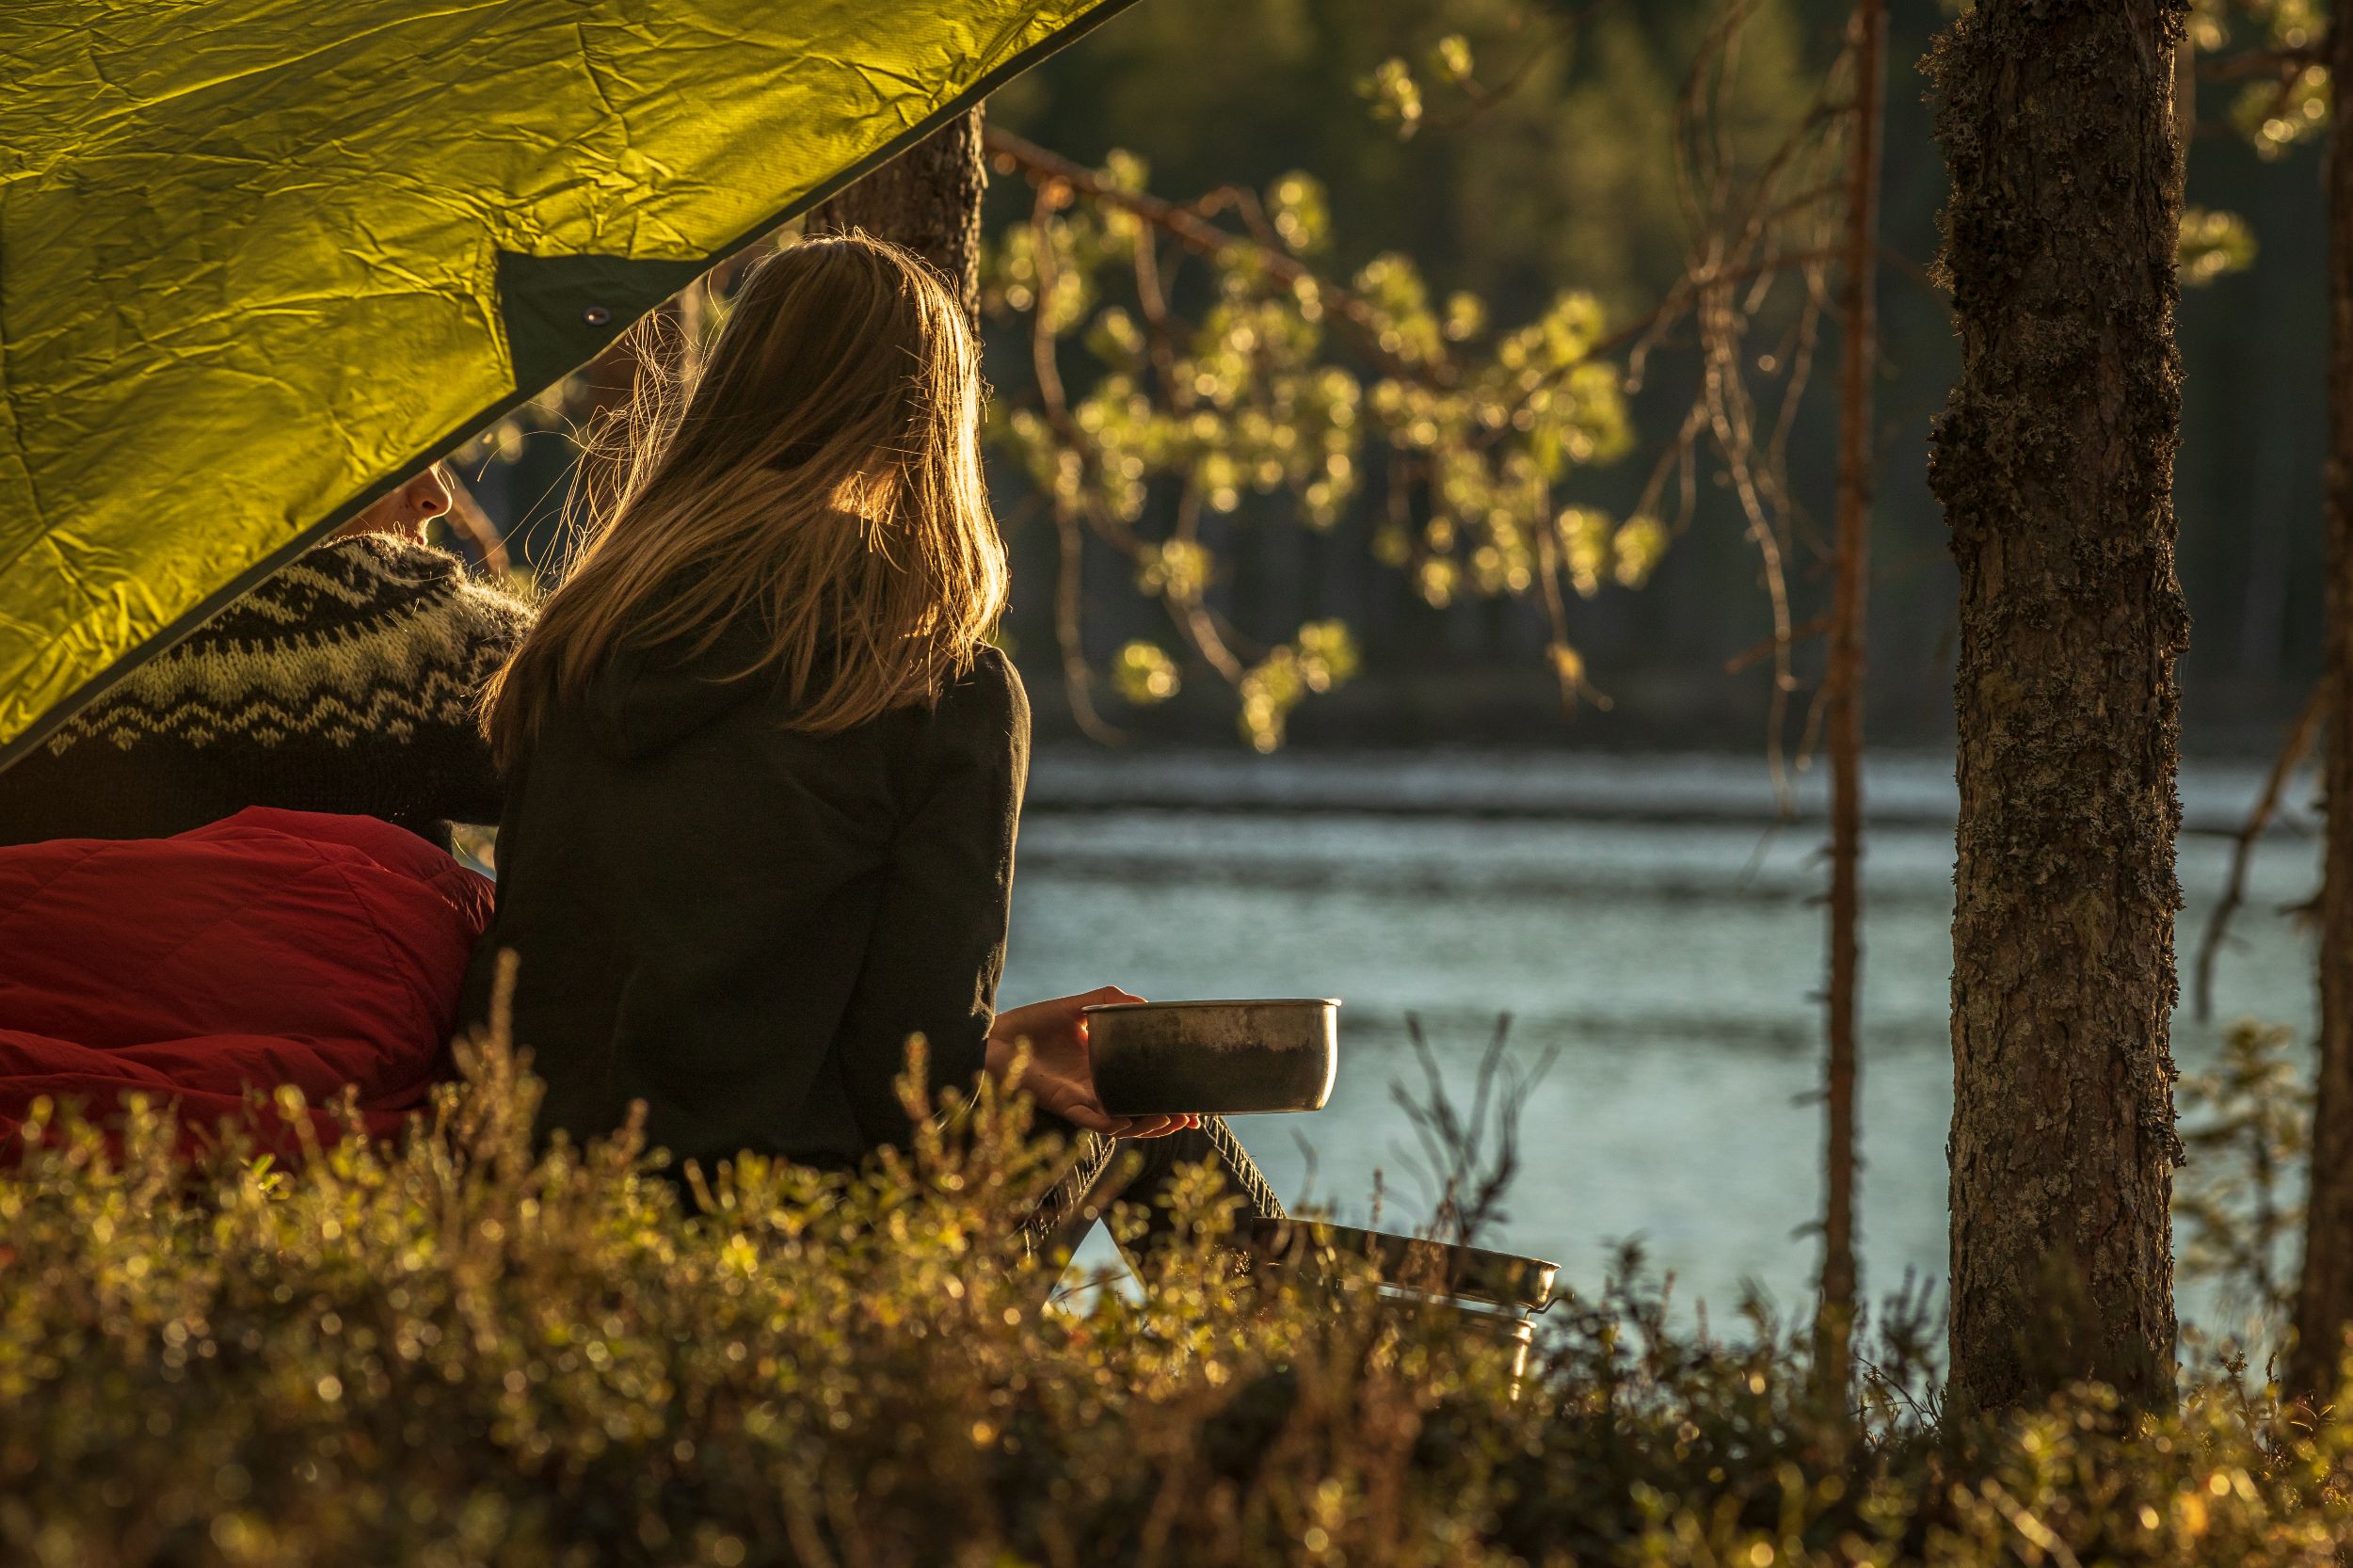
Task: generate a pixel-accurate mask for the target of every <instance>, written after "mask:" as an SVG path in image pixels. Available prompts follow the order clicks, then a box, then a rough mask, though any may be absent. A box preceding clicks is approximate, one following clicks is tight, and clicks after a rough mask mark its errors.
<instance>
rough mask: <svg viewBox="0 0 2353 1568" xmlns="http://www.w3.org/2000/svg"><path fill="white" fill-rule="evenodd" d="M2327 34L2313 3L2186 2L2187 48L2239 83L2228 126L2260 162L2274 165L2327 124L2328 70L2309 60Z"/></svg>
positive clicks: (2319, 10) (2279, 0)
mask: <svg viewBox="0 0 2353 1568" xmlns="http://www.w3.org/2000/svg"><path fill="white" fill-rule="evenodd" d="M2328 30H2329V24H2328V17H2327V14H2326V13H2325V12H2324V10H2323V9H2322V8H2321V7H2320V6H2318V5H2317V4H2315V3H2314V0H2194V4H2193V6H2192V9H2191V15H2190V23H2189V40H2190V43H2191V45H2192V47H2194V48H2195V49H2196V50H2197V51H2198V52H2199V53H2200V54H2201V55H2213V56H2222V57H2223V58H2224V61H2225V64H2226V66H2227V68H2228V69H2227V71H2226V72H2225V74H2226V75H2227V76H2228V77H2229V78H2231V79H2234V80H2238V81H2240V82H2242V83H2243V85H2242V86H2240V87H2239V88H2238V89H2237V91H2236V92H2235V93H2234V94H2233V97H2232V99H2231V105H2230V123H2231V127H2232V129H2233V130H2234V131H2235V132H2237V134H2238V135H2240V136H2244V137H2246V138H2247V140H2248V142H2249V145H2251V146H2252V147H2253V148H2254V149H2255V151H2256V152H2257V153H2259V154H2260V155H2262V156H2264V157H2266V158H2276V157H2279V156H2280V155H2281V154H2282V153H2284V152H2287V151H2288V150H2289V149H2291V148H2293V147H2296V146H2297V145H2298V144H2300V143H2302V142H2306V141H2310V140H2312V139H2313V137H2315V136H2318V135H2319V134H2320V133H2321V130H2322V129H2323V128H2324V127H2325V126H2326V125H2327V124H2328V121H2329V69H2328V67H2327V66H2325V65H2323V64H2321V63H2320V62H2319V60H2318V59H2317V58H2315V57H2314V55H2313V52H2314V50H2315V49H2316V47H2317V46H2318V45H2319V43H2320V41H2321V40H2322V38H2323V37H2324V36H2325V35H2326V34H2327V32H2328Z"/></svg>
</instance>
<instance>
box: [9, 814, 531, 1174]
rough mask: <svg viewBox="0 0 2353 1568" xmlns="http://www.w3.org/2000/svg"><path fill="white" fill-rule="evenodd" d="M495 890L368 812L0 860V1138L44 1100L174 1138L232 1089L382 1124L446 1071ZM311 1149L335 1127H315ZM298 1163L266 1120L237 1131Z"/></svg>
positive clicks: (230, 1111) (372, 1125)
mask: <svg viewBox="0 0 2353 1568" xmlns="http://www.w3.org/2000/svg"><path fill="white" fill-rule="evenodd" d="M490 907H491V884H490V882H489V881H488V879H487V878H485V877H482V876H479V875H477V874H475V873H474V872H470V871H468V870H466V869H465V868H464V867H462V866H460V865H458V864H457V863H456V861H454V860H452V859H451V858H450V857H449V856H447V855H446V854H444V853H442V852H441V851H440V850H438V849H436V848H435V847H434V846H432V845H431V844H428V843H426V842H425V841H424V840H422V839H419V838H417V837H416V836H415V835H413V834H410V833H408V832H406V831H404V830H402V829H400V828H397V827H394V826H392V825H391V824H388V823H383V822H378V821H376V819H375V818H373V817H341V816H326V815H321V814H318V813H313V812H303V811H280V810H273V809H270V808H262V807H256V808H250V809H248V810H245V811H240V812H239V813H237V814H236V815H235V816H233V817H230V818H227V819H226V820H224V821H221V822H217V823H215V824H212V825H211V826H209V827H201V828H198V829H197V830H195V831H194V832H191V833H183V834H180V835H179V836H177V837H175V838H169V839H131V840H102V839H63V840H55V841H53V842H49V843H37V844H24V845H20V846H17V847H13V848H7V849H0V1145H5V1147H6V1149H7V1150H8V1151H11V1157H13V1153H14V1152H17V1151H20V1150H21V1144H20V1140H19V1133H20V1131H21V1129H22V1127H23V1124H24V1117H25V1113H26V1112H27V1111H28V1110H29V1109H30V1107H31V1105H32V1103H33V1101H34V1100H35V1099H36V1098H37V1097H39V1096H43V1095H47V1096H52V1097H54V1098H56V1099H58V1100H64V1099H68V1098H72V1099H78V1100H79V1101H80V1102H81V1103H82V1104H83V1106H84V1107H85V1108H86V1110H87V1111H88V1113H89V1114H91V1115H93V1116H96V1117H104V1116H105V1115H107V1114H108V1113H110V1112H116V1111H119V1109H120V1100H121V1098H122V1096H125V1095H128V1094H133V1093H141V1092H143V1093H145V1094H147V1095H148V1096H151V1097H153V1098H156V1099H163V1100H170V1101H176V1102H177V1104H178V1106H179V1109H180V1117H181V1124H182V1129H183V1133H182V1136H183V1143H184V1145H185V1146H188V1147H191V1148H192V1147H194V1146H196V1145H198V1144H201V1143H202V1142H203V1141H204V1140H205V1139H206V1138H208V1137H209V1136H211V1135H212V1134H213V1133H214V1132H215V1130H216V1128H217V1127H218V1124H219V1122H220V1121H221V1119H222V1118H224V1117H244V1116H246V1115H247V1114H248V1107H247V1102H246V1098H245V1096H246V1091H247V1090H248V1088H254V1089H259V1090H261V1091H262V1092H263V1094H264V1097H266V1096H267V1093H268V1091H270V1090H272V1089H274V1088H276V1087H278V1086H279V1085H280V1084H289V1083H290V1084H294V1085H296V1086H298V1087H299V1088H300V1089H301V1090H302V1092H303V1094H304V1095H305V1096H307V1097H308V1098H309V1101H310V1103H311V1104H312V1106H313V1107H324V1106H327V1105H328V1104H329V1103H330V1102H331V1101H332V1100H334V1098H335V1097H336V1096H338V1095H340V1094H341V1093H342V1091H343V1089H344V1086H345V1085H346V1084H354V1085H357V1086H358V1088H359V1093H360V1111H361V1112H362V1114H363V1116H364V1117H365V1120H366V1124H367V1127H368V1130H369V1131H370V1132H371V1133H372V1134H376V1135H379V1136H380V1135H385V1134H389V1133H391V1132H392V1131H394V1130H396V1129H397V1128H398V1127H399V1125H400V1122H401V1119H402V1117H403V1114H404V1113H405V1112H408V1111H410V1110H412V1109H414V1108H416V1107H417V1106H419V1105H421V1104H423V1103H424V1099H425V1097H426V1095H427V1092H428V1090H429V1089H430V1088H431V1086H432V1084H433V1083H434V1082H435V1081H436V1080H439V1079H440V1078H442V1077H445V1076H446V1075H447V1071H448V1041H449V1034H450V1029H451V1025H452V1022H453V1020H454V1017H455V1015H456V1006H457V993H458V987H459V984H460V983H461V982H462V980H463V977H464V975H465V969H466V959H467V955H468V952H469V951H470V950H471V949H472V945H473V940H474V938H475V937H476V936H480V935H481V933H482V930H483V928H484V927H485V926H486V925H487V924H488V921H489V917H490ZM312 1123H313V1125H314V1126H315V1127H316V1128H318V1130H319V1134H320V1137H321V1139H322V1140H323V1141H325V1142H332V1141H333V1139H334V1138H335V1136H336V1135H337V1133H338V1131H339V1128H338V1125H337V1123H336V1121H335V1119H334V1118H333V1117H331V1116H329V1115H328V1114H327V1113H325V1112H323V1111H319V1112H313V1114H312ZM249 1125H251V1126H253V1128H254V1129H255V1131H256V1133H257V1134H258V1135H259V1136H260V1137H261V1139H262V1141H263V1143H264V1146H266V1147H270V1148H272V1149H274V1150H276V1151H277V1152H279V1153H280V1155H284V1156H292V1155H293V1154H295V1153H296V1140H295V1139H294V1137H293V1136H292V1135H291V1129H290V1128H286V1127H284V1126H282V1125H280V1124H279V1123H278V1122H277V1119H276V1117H275V1116H274V1115H273V1114H269V1113H264V1114H262V1115H259V1116H256V1117H254V1118H253V1119H252V1121H251V1123H250V1124H249Z"/></svg>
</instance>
